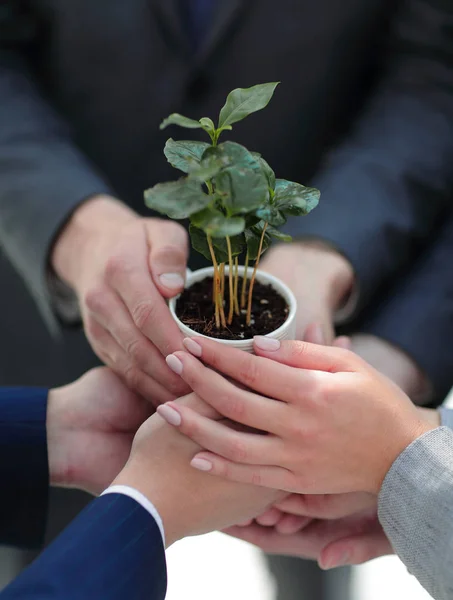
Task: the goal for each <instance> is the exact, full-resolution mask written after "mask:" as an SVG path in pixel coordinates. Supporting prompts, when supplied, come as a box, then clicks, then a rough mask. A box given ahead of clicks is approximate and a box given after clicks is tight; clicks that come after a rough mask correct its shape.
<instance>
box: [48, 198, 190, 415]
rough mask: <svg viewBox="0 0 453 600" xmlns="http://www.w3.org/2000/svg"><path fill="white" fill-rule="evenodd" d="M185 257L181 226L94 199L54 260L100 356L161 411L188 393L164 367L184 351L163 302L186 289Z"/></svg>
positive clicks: (81, 210) (62, 239) (80, 212)
mask: <svg viewBox="0 0 453 600" xmlns="http://www.w3.org/2000/svg"><path fill="white" fill-rule="evenodd" d="M187 253H188V244H187V233H186V231H185V230H184V228H183V227H182V226H181V225H179V224H177V223H174V222H171V221H162V220H160V219H142V218H139V217H138V215H136V214H135V213H134V212H133V211H131V210H130V209H129V208H127V207H126V206H124V205H123V204H121V203H120V202H118V201H115V200H114V199H111V198H106V197H96V198H94V199H92V200H90V201H88V202H86V203H85V204H83V205H82V206H81V207H80V208H79V209H78V210H77V211H76V212H75V214H74V216H73V217H72V219H71V221H70V222H69V224H68V225H67V227H66V228H65V229H64V230H63V232H62V234H61V235H60V237H59V238H58V240H57V243H56V245H55V248H54V251H53V255H52V263H53V266H54V269H55V271H56V273H57V274H58V275H59V276H60V277H61V278H62V279H63V280H64V281H66V282H67V283H68V284H69V285H70V286H71V287H72V288H73V289H74V290H75V292H76V294H77V297H78V299H79V303H80V307H81V312H82V318H83V322H84V327H85V332H86V335H87V338H88V340H89V341H90V344H91V346H92V347H93V350H94V351H95V353H96V354H97V356H98V357H99V358H100V359H101V360H102V361H103V362H104V363H105V364H107V365H108V366H109V367H111V368H112V369H113V370H114V371H115V372H116V373H117V374H118V375H120V376H121V377H122V378H123V380H124V381H125V382H126V383H127V385H128V386H129V387H130V388H131V389H132V390H134V391H136V392H138V393H140V394H141V395H142V396H143V397H145V398H147V399H149V400H151V401H152V402H153V404H154V405H155V406H156V405H157V404H159V403H161V402H165V401H167V400H170V399H172V398H175V397H176V396H179V395H181V394H185V393H186V392H188V391H189V390H188V389H187V387H186V386H185V385H184V384H183V382H181V381H180V380H178V378H177V377H175V375H174V374H173V373H171V371H170V370H169V369H168V367H167V366H166V364H165V360H164V357H165V356H166V355H167V354H169V353H170V352H172V351H174V350H177V349H180V348H181V347H182V345H181V343H182V335H181V334H180V332H179V329H178V327H177V325H176V323H175V322H174V320H173V318H172V317H171V315H170V311H169V310H168V307H167V305H166V302H165V298H170V297H172V296H175V295H176V294H178V293H179V292H180V291H181V290H182V289H183V287H184V278H185V272H186V261H187Z"/></svg>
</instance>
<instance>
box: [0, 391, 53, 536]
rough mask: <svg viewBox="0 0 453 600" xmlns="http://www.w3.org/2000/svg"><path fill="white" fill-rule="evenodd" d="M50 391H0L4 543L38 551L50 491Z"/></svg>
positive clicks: (0, 517)
mask: <svg viewBox="0 0 453 600" xmlns="http://www.w3.org/2000/svg"><path fill="white" fill-rule="evenodd" d="M47 393H48V392H47V390H44V389H34V388H30V389H26V388H3V389H1V388H0V485H1V494H0V509H1V510H0V543H2V544H8V545H14V546H26V547H38V546H39V545H41V543H42V541H43V538H44V530H45V521H46V514H47V499H48V486H49V467H48V458H47V436H46V413H47Z"/></svg>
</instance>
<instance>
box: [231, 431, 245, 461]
mask: <svg viewBox="0 0 453 600" xmlns="http://www.w3.org/2000/svg"><path fill="white" fill-rule="evenodd" d="M228 454H229V458H231V460H233V461H235V462H247V458H248V451H247V446H246V445H245V444H244V442H243V441H242V440H241V439H240V438H239V437H237V436H235V437H234V438H233V439H232V440H231V442H230V444H229V448H228Z"/></svg>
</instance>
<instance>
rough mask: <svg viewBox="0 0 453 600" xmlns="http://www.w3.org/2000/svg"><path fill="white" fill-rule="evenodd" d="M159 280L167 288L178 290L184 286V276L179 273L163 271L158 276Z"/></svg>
mask: <svg viewBox="0 0 453 600" xmlns="http://www.w3.org/2000/svg"><path fill="white" fill-rule="evenodd" d="M159 279H160V282H161V284H162V285H164V286H165V287H166V288H168V289H169V290H179V289H180V288H182V287H184V277H182V275H181V274H180V273H164V274H163V275H160V277H159Z"/></svg>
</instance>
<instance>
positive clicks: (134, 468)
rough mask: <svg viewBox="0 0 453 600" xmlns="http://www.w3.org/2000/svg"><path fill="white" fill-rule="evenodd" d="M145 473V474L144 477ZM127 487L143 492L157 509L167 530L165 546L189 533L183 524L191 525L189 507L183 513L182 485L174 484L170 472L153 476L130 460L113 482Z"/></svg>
mask: <svg viewBox="0 0 453 600" xmlns="http://www.w3.org/2000/svg"><path fill="white" fill-rule="evenodd" d="M144 473H146V475H144ZM116 485H122V486H127V487H129V488H133V489H135V490H137V491H138V492H140V493H141V494H142V495H143V496H144V497H145V498H146V499H147V500H148V501H149V502H150V503H151V504H152V505H153V506H154V508H155V509H156V510H157V512H158V514H159V516H160V518H161V520H162V525H163V528H164V531H165V545H166V547H167V548H168V547H169V546H171V545H172V544H174V543H175V542H177V541H178V540H180V539H182V538H184V537H186V535H187V534H188V533H189V531H187V527H185V526H184V523H189V522H190V517H189V516H188V515H187V506H185V509H184V514H182V512H183V511H181V504H180V500H179V499H180V497H181V482H179V485H178V483H177V482H176V485H175V484H174V483H173V480H172V478H171V476H170V473H169V472H168V471H167V473H166V476H165V477H164V478H163V477H162V476H161V475H159V474H158V473H153V470H152V467H151V469H150V465H149V464H147V465H146V466H145V465H143V468H140V467H139V466H138V465H136V464H134V461H133V460H131V461H129V462H128V464H127V465H126V466H125V467H124V468H123V470H122V471H121V472H120V473H119V475H118V476H117V477H116V478H115V480H114V481H113V482H112V484H111V486H109V487H113V486H116Z"/></svg>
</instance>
